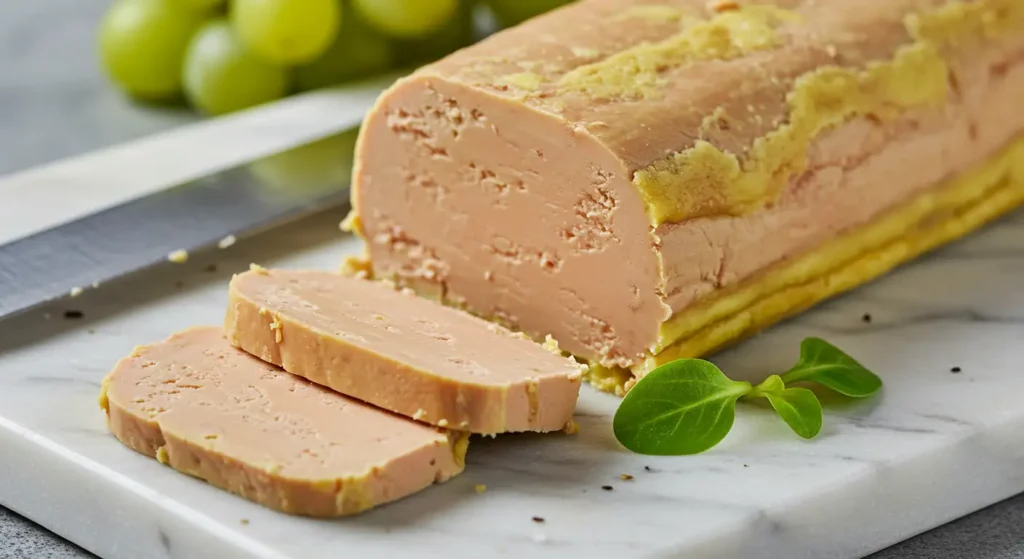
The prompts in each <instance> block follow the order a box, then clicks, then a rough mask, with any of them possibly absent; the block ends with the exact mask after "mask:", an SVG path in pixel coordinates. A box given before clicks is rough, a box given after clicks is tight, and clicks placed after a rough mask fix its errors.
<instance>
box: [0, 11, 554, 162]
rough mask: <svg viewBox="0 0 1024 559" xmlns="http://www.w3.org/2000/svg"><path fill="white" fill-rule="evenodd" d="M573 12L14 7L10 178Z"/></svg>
mask: <svg viewBox="0 0 1024 559" xmlns="http://www.w3.org/2000/svg"><path fill="white" fill-rule="evenodd" d="M569 1H570V0H302V1H292V0H231V2H230V7H231V9H230V10H229V9H228V8H229V2H228V1H227V0H116V1H111V0H3V1H2V2H0V26H2V27H0V47H2V48H0V64H2V66H0V67H2V69H3V72H2V73H0V107H2V110H0V130H2V131H3V133H2V134H0V173H4V174H7V173H10V172H12V171H15V170H20V169H24V168H27V167H31V166H34V165H38V164H41V163H44V162H48V161H52V160H55V159H60V158H63V157H67V156H70V155H75V154H80V153H82V152H85V151H90V150H93V149H97V148H100V147H104V146H107V145H111V144H116V143H120V142H123V141H127V140H130V139H132V138H136V137H140V136H144V135H147V134H151V133H154V132H157V131H161V130H166V129H168V128H171V127H174V126H180V125H182V124H185V123H187V122H190V121H194V120H196V119H200V118H207V117H209V116H215V115H220V114H225V113H230V112H233V111H237V110H240V109H244V108H247V107H250V106H254V105H258V104H261V103H266V102H269V101H274V100H276V99H279V98H281V97H284V96H288V95H293V94H295V93H298V92H301V91H305V90H309V89H313V88H317V87H323V86H329V85H334V84H340V83H345V82H348V81H351V80H357V79H360V78H365V77H369V76H372V75H375V74H379V73H382V72H385V71H387V70H390V69H399V68H405V67H409V68H411V67H415V66H418V65H421V64H423V63H426V62H429V61H431V60H434V59H437V58H440V57H442V56H444V55H445V54H447V53H449V52H451V51H454V50H456V49H458V48H461V47H463V46H466V45H468V44H470V43H472V42H474V41H475V40H477V39H479V38H480V37H482V36H484V35H486V34H487V33H490V32H493V31H494V30H495V29H498V28H501V27H505V26H509V25H515V24H516V23H519V22H521V21H523V20H525V19H527V18H529V17H531V16H533V15H536V14H539V13H543V12H545V11H547V10H550V9H553V8H555V7H557V6H559V5H562V4H566V3H568V2H569Z"/></svg>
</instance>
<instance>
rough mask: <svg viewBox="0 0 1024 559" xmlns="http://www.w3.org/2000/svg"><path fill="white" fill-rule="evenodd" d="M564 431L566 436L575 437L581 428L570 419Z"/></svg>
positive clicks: (563, 428)
mask: <svg viewBox="0 0 1024 559" xmlns="http://www.w3.org/2000/svg"><path fill="white" fill-rule="evenodd" d="M562 431H563V432H564V433H565V434H566V435H575V434H576V433H579V432H580V426H579V424H578V423H576V422H575V421H573V420H571V419H570V420H569V421H567V422H566V424H565V427H562Z"/></svg>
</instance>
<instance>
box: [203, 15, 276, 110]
mask: <svg viewBox="0 0 1024 559" xmlns="http://www.w3.org/2000/svg"><path fill="white" fill-rule="evenodd" d="M183 75H184V85H185V94H186V95H187V96H188V99H189V101H190V102H191V103H192V104H193V105H194V106H195V107H196V108H198V109H200V110H201V111H203V112H204V113H207V114H211V115H219V114H224V113H229V112H232V111H237V110H241V109H245V108H248V107H252V106H255V105H259V104H261V103H266V102H268V101H273V100H275V99H278V98H280V97H282V96H284V95H285V93H287V91H288V72H287V70H285V69H284V68H282V67H280V66H275V65H273V64H270V63H269V62H266V61H264V60H263V59H261V58H259V57H257V56H255V55H253V54H252V53H250V52H249V51H248V50H246V48H245V45H244V44H243V43H242V41H241V40H240V39H239V38H238V35H237V34H236V33H235V31H234V29H232V27H231V26H230V25H229V24H228V22H227V21H226V20H224V19H218V20H214V21H212V22H210V23H208V24H206V25H205V26H203V28H202V29H200V30H199V32H198V33H196V36H195V38H193V39H192V44H190V45H189V48H188V53H187V54H186V55H185V67H184V70H183Z"/></svg>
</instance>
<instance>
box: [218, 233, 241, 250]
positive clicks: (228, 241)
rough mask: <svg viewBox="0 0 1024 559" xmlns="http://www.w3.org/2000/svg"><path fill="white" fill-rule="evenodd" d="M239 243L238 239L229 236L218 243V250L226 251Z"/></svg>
mask: <svg viewBox="0 0 1024 559" xmlns="http://www.w3.org/2000/svg"><path fill="white" fill-rule="evenodd" d="M237 241H238V239H236V238H235V236H234V235H228V236H227V237H224V238H223V239H221V240H220V241H219V242H218V243H217V248H219V249H221V250H224V249H226V248H229V247H231V246H233V245H234V244H235V243H236V242H237Z"/></svg>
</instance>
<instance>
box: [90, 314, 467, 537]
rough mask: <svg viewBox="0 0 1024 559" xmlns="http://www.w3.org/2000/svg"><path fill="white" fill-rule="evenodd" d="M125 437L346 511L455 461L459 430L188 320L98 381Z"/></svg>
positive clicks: (325, 512)
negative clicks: (355, 392)
mask: <svg viewBox="0 0 1024 559" xmlns="http://www.w3.org/2000/svg"><path fill="white" fill-rule="evenodd" d="M100 405H101V406H102V407H103V409H104V410H105V411H106V412H107V418H108V425H109V427H110V431H111V432H112V433H113V434H114V436H116V437H117V438H118V439H119V440H120V441H121V442H122V443H124V444H125V445H126V446H128V447H129V448H132V449H133V450H136V451H138V452H140V453H142V454H145V455H147V456H151V457H155V458H156V459H158V460H159V461H160V462H163V463H164V464H168V465H170V466H171V467H172V468H174V469H176V470H178V471H180V472H184V473H186V474H189V475H192V476H195V477H198V478H200V479H203V480H206V481H207V482H209V483H211V484H213V485H215V486H217V487H220V488H222V489H226V490H228V491H230V492H232V493H236V494H238V495H241V496H242V497H245V498H246V499H249V500H251V501H255V502H257V503H260V504H262V505H265V506H267V507H270V508H272V509H276V510H279V511H282V512H287V513H291V514H300V515H308V516H318V517H330V516H343V515H349V514H355V513H358V512H361V511H364V510H367V509H369V508H372V507H374V506H376V505H380V504H383V503H386V502H389V501H394V500H396V499H400V498H402V497H405V496H407V495H410V494H412V493H415V492H417V491H419V490H421V489H423V488H425V487H427V486H429V485H431V484H433V483H436V482H442V481H445V480H447V479H448V478H450V477H452V476H454V475H456V474H458V473H460V472H461V471H462V468H463V464H464V458H465V455H466V446H467V442H468V441H467V437H468V435H466V434H464V433H458V432H450V431H444V430H439V429H436V428H434V427H431V426H429V425H423V424H421V423H417V422H415V421H410V420H408V419H405V418H403V417H399V416H397V415H394V414H392V413H389V412H387V411H384V410H381V409H378V408H374V407H372V406H369V405H367V404H364V403H363V402H359V401H356V400H353V399H351V398H348V397H345V396H342V395H341V394H336V393H334V392H331V391H330V390H326V389H324V388H322V387H320V386H317V385H315V384H313V383H310V382H308V381H306V380H304V379H301V378H298V377H296V376H294V375H289V374H288V373H286V372H284V371H282V370H280V369H278V368H277V367H274V366H272V365H269V364H267V363H264V362H262V361H260V360H259V359H256V358H255V357H252V356H251V355H248V354H247V353H245V352H243V351H240V350H238V349H236V348H234V347H232V346H231V345H230V344H228V343H227V340H225V338H224V336H223V333H222V331H221V329H220V328H210V327H206V328H195V329H190V330H186V331H183V332H180V333H178V334H175V335H173V336H171V337H170V338H168V339H167V340H165V341H163V342H161V343H158V344H155V345H151V346H144V347H139V348H136V350H135V351H133V352H132V354H131V355H130V356H128V357H126V358H124V359H122V360H121V361H120V362H119V363H118V364H117V366H116V367H115V368H114V370H113V371H112V372H111V373H110V374H109V375H108V376H107V378H106V379H105V380H104V382H103V389H102V394H101V396H100Z"/></svg>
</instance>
